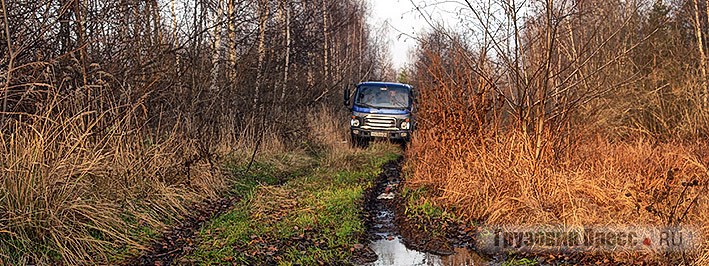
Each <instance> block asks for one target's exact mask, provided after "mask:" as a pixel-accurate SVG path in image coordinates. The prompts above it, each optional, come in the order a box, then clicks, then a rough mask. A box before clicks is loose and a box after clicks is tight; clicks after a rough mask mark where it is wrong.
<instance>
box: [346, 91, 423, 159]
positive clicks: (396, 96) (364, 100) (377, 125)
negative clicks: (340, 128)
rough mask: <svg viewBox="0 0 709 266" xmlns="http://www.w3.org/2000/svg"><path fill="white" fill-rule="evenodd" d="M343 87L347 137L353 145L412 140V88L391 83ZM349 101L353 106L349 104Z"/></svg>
mask: <svg viewBox="0 0 709 266" xmlns="http://www.w3.org/2000/svg"><path fill="white" fill-rule="evenodd" d="M351 95H352V93H351V89H350V88H349V87H348V88H345V91H344V99H345V101H344V104H345V106H346V107H348V108H350V110H351V116H350V136H351V140H352V143H353V145H357V146H366V145H367V143H368V142H369V141H370V140H372V139H376V138H380V139H389V140H398V141H403V142H404V144H405V143H406V142H408V141H409V140H411V133H412V132H413V129H414V125H415V124H414V120H413V116H412V111H413V108H414V99H413V87H412V86H411V85H408V84H402V83H392V82H362V83H359V84H357V85H355V90H354V94H353V97H350V96H351ZM350 98H352V100H353V101H352V103H351V104H350Z"/></svg>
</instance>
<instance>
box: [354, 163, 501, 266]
mask: <svg viewBox="0 0 709 266" xmlns="http://www.w3.org/2000/svg"><path fill="white" fill-rule="evenodd" d="M401 162H402V158H399V159H397V160H393V161H390V162H388V163H386V164H385V165H384V166H383V167H382V173H381V174H380V175H379V176H378V177H377V179H376V181H375V185H374V186H373V187H372V188H370V189H369V190H367V191H366V192H365V200H364V215H363V216H364V217H363V218H364V221H365V224H366V225H367V228H368V229H367V238H366V241H368V243H367V245H366V246H365V247H364V248H362V250H361V251H359V252H355V255H356V256H355V260H354V263H355V264H358V265H488V262H487V260H485V259H484V258H482V257H480V256H478V255H477V253H475V252H474V250H472V249H471V247H472V243H474V242H473V238H472V236H473V233H474V231H473V230H469V229H468V228H467V227H465V226H463V225H459V224H455V222H454V221H445V222H446V223H450V224H451V226H450V228H451V229H450V230H446V232H445V233H443V234H441V232H438V233H437V234H434V233H433V232H426V231H424V230H420V224H417V223H416V222H415V221H410V220H409V219H406V218H405V217H406V215H405V213H404V211H405V207H404V206H405V204H406V199H403V198H402V197H401V193H400V192H401V188H402V186H403V182H404V180H403V178H402V176H401ZM432 222H442V221H432ZM372 253H374V255H373V254H372ZM362 255H366V256H362Z"/></svg>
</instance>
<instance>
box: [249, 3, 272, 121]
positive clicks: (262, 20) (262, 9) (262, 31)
mask: <svg viewBox="0 0 709 266" xmlns="http://www.w3.org/2000/svg"><path fill="white" fill-rule="evenodd" d="M258 3H259V4H258V20H259V23H258V24H259V26H258V28H259V29H258V30H259V38H258V66H257V69H256V86H255V87H256V88H255V91H254V102H253V109H252V110H254V111H255V110H256V108H257V107H258V103H259V97H260V94H261V84H262V83H263V81H262V79H263V61H264V60H265V59H266V46H265V41H266V22H267V21H268V12H269V8H268V0H259V2H258Z"/></svg>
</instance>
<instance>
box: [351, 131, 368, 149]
mask: <svg viewBox="0 0 709 266" xmlns="http://www.w3.org/2000/svg"><path fill="white" fill-rule="evenodd" d="M350 144H351V145H352V148H366V147H367V146H369V140H367V139H364V138H361V137H359V136H357V135H355V134H352V133H350Z"/></svg>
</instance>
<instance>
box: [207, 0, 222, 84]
mask: <svg viewBox="0 0 709 266" xmlns="http://www.w3.org/2000/svg"><path fill="white" fill-rule="evenodd" d="M216 4H217V10H216V11H215V12H214V17H213V21H212V23H213V25H214V42H213V45H212V52H213V54H212V73H211V81H210V82H209V89H210V91H212V92H214V91H216V90H217V82H218V78H219V65H220V61H221V60H220V59H221V55H222V50H223V47H222V41H221V40H222V26H221V19H222V14H223V13H224V10H223V9H222V1H221V0H217V2H216Z"/></svg>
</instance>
